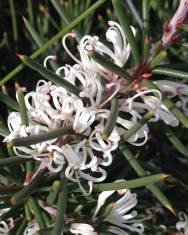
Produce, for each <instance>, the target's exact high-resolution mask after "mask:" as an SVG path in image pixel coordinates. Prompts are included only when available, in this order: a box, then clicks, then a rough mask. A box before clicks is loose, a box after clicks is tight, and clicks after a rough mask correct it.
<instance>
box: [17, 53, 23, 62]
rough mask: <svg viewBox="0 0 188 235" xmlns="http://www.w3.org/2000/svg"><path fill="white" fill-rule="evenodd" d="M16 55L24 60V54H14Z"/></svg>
mask: <svg viewBox="0 0 188 235" xmlns="http://www.w3.org/2000/svg"><path fill="white" fill-rule="evenodd" d="M16 55H17V56H18V58H19V59H20V60H21V61H23V60H24V55H22V54H16Z"/></svg>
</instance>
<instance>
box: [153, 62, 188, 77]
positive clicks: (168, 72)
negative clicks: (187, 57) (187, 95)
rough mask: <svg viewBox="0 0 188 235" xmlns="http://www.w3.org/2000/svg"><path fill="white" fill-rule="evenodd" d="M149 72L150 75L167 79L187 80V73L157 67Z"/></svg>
mask: <svg viewBox="0 0 188 235" xmlns="http://www.w3.org/2000/svg"><path fill="white" fill-rule="evenodd" d="M186 66H187V65H186ZM151 72H152V74H159V75H165V76H168V77H175V78H181V79H185V80H188V72H184V71H180V70H176V69H170V68H160V67H157V68H155V69H153V70H152V71H151Z"/></svg>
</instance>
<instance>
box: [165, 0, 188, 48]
mask: <svg viewBox="0 0 188 235" xmlns="http://www.w3.org/2000/svg"><path fill="white" fill-rule="evenodd" d="M187 12H188V0H181V1H180V5H179V7H178V9H177V11H176V12H175V14H174V16H173V17H172V19H171V21H170V23H169V24H168V25H167V26H165V27H164V30H163V38H162V43H163V46H164V48H165V49H166V48H168V47H169V46H170V44H171V43H172V42H174V40H175V38H174V37H173V36H174V35H175V33H176V31H177V29H178V28H179V26H180V25H181V24H182V23H183V22H184V20H185V18H186V16H187Z"/></svg>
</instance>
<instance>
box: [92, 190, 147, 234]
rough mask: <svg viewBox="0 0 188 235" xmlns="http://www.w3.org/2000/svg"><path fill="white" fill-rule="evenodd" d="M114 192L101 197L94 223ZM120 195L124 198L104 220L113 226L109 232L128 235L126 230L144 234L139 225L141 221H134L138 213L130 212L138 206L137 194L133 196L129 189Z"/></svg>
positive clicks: (107, 192)
mask: <svg viewBox="0 0 188 235" xmlns="http://www.w3.org/2000/svg"><path fill="white" fill-rule="evenodd" d="M114 192H115V191H106V192H102V193H101V194H100V195H99V197H98V202H97V207H96V209H95V212H94V215H93V220H94V221H95V220H96V218H97V215H98V214H99V213H100V209H101V207H102V206H104V204H105V202H106V200H107V199H108V198H109V197H110V196H111V195H112V194H113V193H114ZM119 194H120V195H122V197H121V198H120V199H119V200H118V201H116V202H115V203H114V204H113V206H112V209H111V211H110V212H109V214H108V215H107V216H106V218H105V219H104V221H106V222H109V223H110V224H112V225H110V226H109V227H108V231H109V232H112V233H113V234H117V235H122V234H125V235H127V234H128V233H127V232H125V231H124V229H125V230H129V231H132V232H137V233H139V234H143V232H144V227H143V225H142V224H141V223H138V222H139V220H136V219H134V218H135V217H136V216H137V211H135V210H134V211H131V212H129V211H130V210H132V209H133V208H134V207H135V206H136V204H137V199H136V194H131V192H130V190H128V189H125V190H121V191H119Z"/></svg>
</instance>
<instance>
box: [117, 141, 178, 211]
mask: <svg viewBox="0 0 188 235" xmlns="http://www.w3.org/2000/svg"><path fill="white" fill-rule="evenodd" d="M119 149H120V150H121V152H122V153H123V156H124V157H125V158H126V159H127V161H128V162H129V163H130V165H131V166H132V168H133V169H134V170H135V172H136V173H137V174H138V176H140V177H143V176H146V175H147V173H146V171H145V170H144V168H143V167H142V165H141V164H140V163H139V161H138V160H137V159H136V158H135V157H134V156H133V155H132V153H131V151H130V150H129V149H128V147H127V145H126V144H123V145H122V144H121V145H120V146H119ZM146 187H147V188H148V189H149V190H150V191H151V192H152V193H153V195H154V196H155V197H156V198H157V199H158V200H159V201H160V202H161V204H162V205H163V206H165V207H166V208H167V209H169V210H170V211H171V212H172V213H174V214H175V212H174V209H173V207H172V205H171V203H170V201H169V200H168V198H167V197H166V196H165V195H164V194H163V192H162V191H161V190H160V188H159V187H158V186H157V185H155V184H153V183H151V184H149V185H147V186H146Z"/></svg>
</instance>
